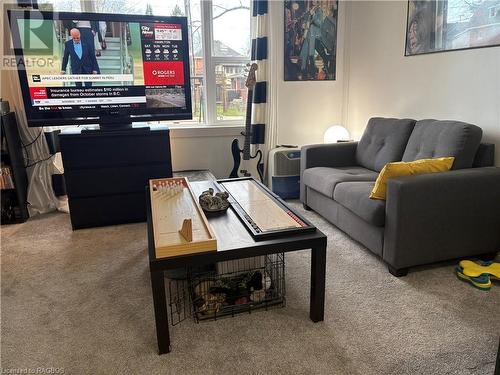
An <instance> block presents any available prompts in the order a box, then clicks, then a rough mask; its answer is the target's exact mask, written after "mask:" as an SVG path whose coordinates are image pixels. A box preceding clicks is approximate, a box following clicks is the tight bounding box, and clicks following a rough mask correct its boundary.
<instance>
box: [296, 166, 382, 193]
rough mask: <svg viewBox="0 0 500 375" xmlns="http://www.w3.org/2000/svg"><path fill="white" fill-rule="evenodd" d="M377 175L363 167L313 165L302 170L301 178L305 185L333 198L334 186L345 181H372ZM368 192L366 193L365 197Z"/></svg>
mask: <svg viewBox="0 0 500 375" xmlns="http://www.w3.org/2000/svg"><path fill="white" fill-rule="evenodd" d="M377 177H378V173H376V172H374V171H370V170H369V169H366V168H363V167H338V168H328V167H315V168H308V169H306V170H304V173H303V174H302V180H303V182H304V184H305V185H306V186H309V187H310V188H311V189H314V190H316V191H317V192H319V193H321V194H323V195H326V196H327V197H329V198H333V190H334V189H335V186H336V185H337V184H339V183H341V182H346V181H372V182H374V181H375V180H376V179H377ZM369 194H370V192H368V193H367V195H366V197H368V195H369Z"/></svg>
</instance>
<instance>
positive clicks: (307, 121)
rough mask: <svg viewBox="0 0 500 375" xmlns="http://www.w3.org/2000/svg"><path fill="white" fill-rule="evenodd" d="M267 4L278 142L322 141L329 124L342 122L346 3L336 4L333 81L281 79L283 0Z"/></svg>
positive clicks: (305, 142)
mask: <svg viewBox="0 0 500 375" xmlns="http://www.w3.org/2000/svg"><path fill="white" fill-rule="evenodd" d="M269 4H270V7H269V15H270V17H271V22H270V24H271V27H272V28H273V33H274V34H275V35H276V36H277V37H276V38H275V42H276V44H277V52H278V53H277V61H276V64H278V88H277V89H278V103H277V110H278V112H277V114H278V116H277V122H278V143H280V144H298V145H305V144H310V143H321V142H323V133H324V132H325V130H326V129H327V128H328V127H329V126H331V125H334V124H341V123H342V116H343V113H342V107H343V99H344V98H343V91H344V88H343V86H344V83H345V82H344V81H345V80H344V77H345V74H344V60H343V58H344V37H345V35H346V16H345V15H346V5H347V2H341V3H340V6H339V20H338V27H339V30H338V34H337V41H338V46H337V77H336V80H335V81H323V82H318V81H317V82H307V81H298V82H290V81H287V82H285V81H284V79H283V77H284V71H283V68H284V44H283V43H284V40H283V30H284V16H283V12H284V10H283V1H270V2H269Z"/></svg>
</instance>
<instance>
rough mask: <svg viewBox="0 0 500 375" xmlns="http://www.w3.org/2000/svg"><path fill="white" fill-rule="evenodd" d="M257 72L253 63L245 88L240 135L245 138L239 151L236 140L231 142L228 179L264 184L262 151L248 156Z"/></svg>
mask: <svg viewBox="0 0 500 375" xmlns="http://www.w3.org/2000/svg"><path fill="white" fill-rule="evenodd" d="M256 70H257V64H255V63H253V64H252V66H251V67H250V71H249V72H248V77H247V81H246V84H245V86H246V87H247V88H248V95H247V114H246V120H245V131H244V132H242V133H241V135H244V136H245V143H244V144H243V149H240V144H239V141H238V140H237V139H234V140H233V143H231V153H232V154H233V161H234V166H233V170H232V171H231V174H230V175H229V177H230V178H236V177H250V176H252V177H254V178H256V179H260V181H261V182H264V178H263V173H262V166H261V163H262V151H261V150H257V151H256V152H255V154H254V155H250V138H251V136H252V134H251V120H252V97H253V89H254V87H255V84H256V83H257V78H255V71H256Z"/></svg>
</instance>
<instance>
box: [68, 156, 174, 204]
mask: <svg viewBox="0 0 500 375" xmlns="http://www.w3.org/2000/svg"><path fill="white" fill-rule="evenodd" d="M64 176H65V179H66V190H67V192H68V196H69V197H70V198H81V197H93V196H99V195H111V194H129V193H143V192H144V188H145V187H146V185H147V184H148V182H149V179H152V178H160V177H172V169H171V166H170V164H165V163H162V164H149V165H147V166H144V165H136V166H123V167H109V168H98V169H73V170H67V171H65V172H64Z"/></svg>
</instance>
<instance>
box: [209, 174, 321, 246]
mask: <svg viewBox="0 0 500 375" xmlns="http://www.w3.org/2000/svg"><path fill="white" fill-rule="evenodd" d="M217 183H218V185H219V186H220V188H221V190H223V191H227V192H228V194H229V202H230V203H231V206H232V208H233V210H234V211H235V212H236V214H237V215H238V216H239V218H240V220H241V221H242V223H243V224H244V225H245V227H246V228H247V230H248V231H249V232H250V234H251V235H252V237H253V238H254V239H255V240H263V239H269V238H273V237H279V236H285V235H291V234H298V233H301V234H304V233H307V232H314V231H316V228H315V227H314V226H313V225H312V224H311V223H310V222H309V221H307V220H306V219H305V218H303V217H302V216H301V215H299V214H297V213H296V212H294V211H293V210H292V209H291V208H290V207H288V205H287V204H286V203H285V202H284V201H283V200H282V199H281V198H280V197H278V196H277V195H276V194H274V193H272V192H271V191H270V190H269V189H268V188H267V187H265V186H264V185H263V184H261V183H260V182H258V181H256V180H255V179H253V178H251V177H250V178H248V177H245V178H235V179H226V180H218V181H217Z"/></svg>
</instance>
